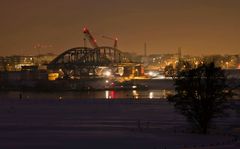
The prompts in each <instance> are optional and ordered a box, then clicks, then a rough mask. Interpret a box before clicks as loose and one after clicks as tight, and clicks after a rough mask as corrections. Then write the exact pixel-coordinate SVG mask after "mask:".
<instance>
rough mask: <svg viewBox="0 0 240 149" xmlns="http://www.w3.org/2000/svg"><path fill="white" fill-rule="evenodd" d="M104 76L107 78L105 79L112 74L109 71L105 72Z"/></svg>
mask: <svg viewBox="0 0 240 149" xmlns="http://www.w3.org/2000/svg"><path fill="white" fill-rule="evenodd" d="M104 75H105V76H107V77H109V76H111V75H112V73H111V72H110V71H106V72H104Z"/></svg>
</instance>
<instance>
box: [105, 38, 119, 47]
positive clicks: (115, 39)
mask: <svg viewBox="0 0 240 149" xmlns="http://www.w3.org/2000/svg"><path fill="white" fill-rule="evenodd" d="M102 37H103V38H106V39H110V40H113V41H114V45H113V47H114V48H118V38H117V37H116V38H112V37H108V36H102Z"/></svg>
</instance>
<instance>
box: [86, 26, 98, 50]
mask: <svg viewBox="0 0 240 149" xmlns="http://www.w3.org/2000/svg"><path fill="white" fill-rule="evenodd" d="M83 33H84V35H85V37H86V38H87V39H88V41H89V42H90V44H91V45H92V47H93V48H97V47H98V45H97V40H96V39H95V38H94V37H93V36H92V34H91V33H90V31H89V30H88V29H87V28H86V27H84V28H83Z"/></svg>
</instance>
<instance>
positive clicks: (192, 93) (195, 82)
mask: <svg viewBox="0 0 240 149" xmlns="http://www.w3.org/2000/svg"><path fill="white" fill-rule="evenodd" d="M226 87H227V86H226V84H225V76H224V73H223V70H222V69H221V68H219V67H215V65H214V63H210V64H203V65H200V66H199V67H197V68H194V69H186V70H182V71H180V72H178V74H177V77H176V78H175V91H176V95H174V96H171V97H169V101H171V102H174V105H175V108H176V109H177V110H178V111H179V112H181V113H182V114H183V115H184V116H186V117H187V119H188V120H189V122H191V124H193V126H194V128H196V129H197V130H198V131H199V132H200V133H204V134H206V133H207V132H208V128H209V127H210V124H211V120H212V119H213V118H215V117H219V116H223V115H224V113H225V109H226V108H227V107H228V106H227V97H228V96H230V94H229V93H228V92H227V88H226Z"/></svg>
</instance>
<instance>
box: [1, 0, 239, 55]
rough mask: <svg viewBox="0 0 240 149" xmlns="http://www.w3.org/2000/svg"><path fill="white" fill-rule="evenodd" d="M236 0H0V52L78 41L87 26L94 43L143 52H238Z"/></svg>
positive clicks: (54, 47) (64, 46) (21, 51)
mask: <svg viewBox="0 0 240 149" xmlns="http://www.w3.org/2000/svg"><path fill="white" fill-rule="evenodd" d="M239 18H240V0H0V19H1V21H0V55H10V54H38V52H37V50H36V49H34V48H33V47H34V45H36V44H38V43H40V44H42V45H52V47H49V48H47V47H45V48H42V49H40V50H39V53H47V52H54V53H60V52H63V51H64V50H66V49H69V48H72V47H77V46H83V34H82V28H83V27H84V26H87V27H88V28H89V29H90V31H92V33H93V35H94V36H95V38H96V39H97V41H98V44H99V45H109V46H111V45H113V42H112V41H111V40H107V39H102V37H101V36H102V35H106V36H113V37H114V36H117V37H118V38H119V49H120V50H122V51H132V52H136V53H139V54H142V53H143V47H144V42H145V41H146V42H147V45H148V50H149V53H173V52H176V51H177V50H176V49H177V48H178V47H182V49H183V53H184V54H193V55H206V54H240V19H239Z"/></svg>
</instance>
